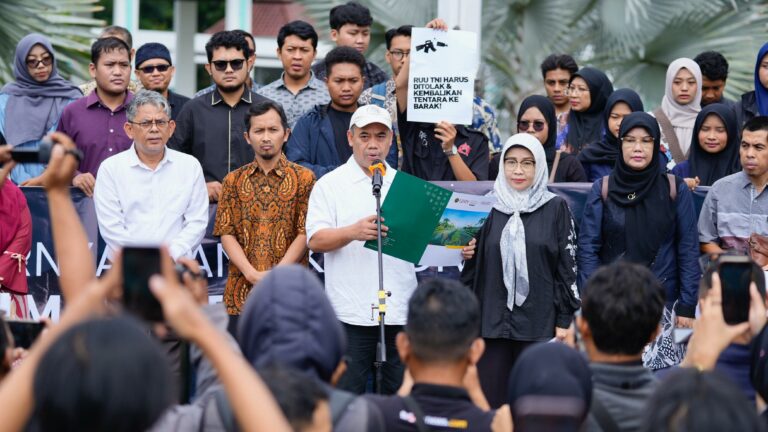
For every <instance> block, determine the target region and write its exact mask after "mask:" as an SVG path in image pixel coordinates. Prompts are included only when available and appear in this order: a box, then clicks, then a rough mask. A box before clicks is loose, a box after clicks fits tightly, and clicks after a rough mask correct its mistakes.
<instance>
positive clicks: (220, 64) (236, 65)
mask: <svg viewBox="0 0 768 432" xmlns="http://www.w3.org/2000/svg"><path fill="white" fill-rule="evenodd" d="M211 63H213V67H214V68H216V70H217V71H219V72H224V71H225V70H227V66H231V67H232V70H233V71H239V70H240V69H242V68H243V65H244V64H245V59H237V60H216V61H212V62H211Z"/></svg>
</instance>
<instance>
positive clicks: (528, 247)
mask: <svg viewBox="0 0 768 432" xmlns="http://www.w3.org/2000/svg"><path fill="white" fill-rule="evenodd" d="M329 21H330V27H331V34H330V36H331V39H332V41H333V42H334V43H335V44H336V47H335V48H333V49H332V50H331V51H330V52H329V53H328V54H327V55H326V56H325V57H324V58H323V59H316V54H317V45H318V40H319V36H318V34H317V32H316V31H315V29H314V28H313V27H312V25H311V24H309V23H307V22H304V21H293V22H290V23H287V24H285V25H284V26H283V27H282V28H281V29H280V31H279V33H278V35H277V56H278V58H279V60H280V62H281V63H282V66H283V72H282V75H281V77H280V78H279V79H278V80H276V81H274V82H272V83H264V85H260V84H259V83H256V82H254V81H253V80H252V78H251V76H250V75H251V71H252V69H253V66H254V62H255V60H256V54H255V51H256V50H255V40H254V38H253V36H252V35H250V34H249V33H248V32H246V31H242V30H232V31H220V32H217V33H215V34H213V35H212V36H211V38H210V40H209V41H208V43H207V44H206V46H205V50H206V56H207V63H206V64H205V70H206V72H207V73H208V74H209V75H210V77H211V80H212V82H213V84H212V85H211V86H209V87H207V88H205V89H203V90H201V91H200V92H198V93H197V94H196V95H193V97H192V98H188V97H185V96H184V95H180V94H177V93H176V92H174V91H172V90H170V84H171V82H172V80H173V75H174V73H175V69H174V66H173V61H172V56H171V54H170V51H169V49H168V48H167V47H165V46H164V45H162V44H160V43H156V42H152V43H147V44H144V45H142V46H140V47H138V49H134V47H133V40H132V37H131V34H130V33H129V32H128V31H127V30H126V29H124V28H121V27H116V26H112V27H108V28H105V29H104V30H103V31H102V33H101V34H100V36H99V37H98V39H96V40H95V41H94V43H93V45H92V47H91V63H90V65H89V71H90V75H91V77H92V78H93V80H92V81H91V82H88V83H85V84H83V85H81V86H76V85H74V84H72V83H71V82H69V81H68V80H66V79H64V78H63V77H61V76H60V75H59V73H58V69H57V54H56V52H55V51H54V49H53V46H52V45H51V42H50V40H49V38H47V37H46V36H44V35H40V34H30V35H27V36H25V37H24V38H22V39H21V40H20V41H18V44H17V47H16V53H15V58H14V61H13V71H14V76H15V81H13V82H9V83H6V84H5V85H3V86H2V90H0V251H1V252H2V254H0V293H4V294H7V295H8V296H9V297H10V299H11V302H10V307H9V310H8V311H6V314H5V316H4V317H3V318H2V319H0V405H2V406H3V407H4V414H3V420H4V421H3V422H0V431H5V430H8V431H16V430H27V429H28V430H40V431H48V430H72V431H75V430H77V431H83V430H86V431H102V430H104V431H106V430H110V431H112V430H125V431H136V430H157V431H165V430H227V431H235V430H248V431H251V430H254V431H255V430H264V431H267V430H269V431H277V430H294V431H328V430H339V431H347V430H348V431H363V430H370V431H383V430H394V431H400V430H402V431H427V430H479V431H483V430H493V431H511V430H513V429H514V430H521V431H540V430H558V431H559V430H564V431H566V430H572V431H577V430H587V431H605V432H608V431H619V430H621V431H682V430H702V431H709V430H711V431H715V430H740V431H741V430H743V431H763V430H766V429H768V414H765V413H764V410H765V401H766V400H768V379H767V378H766V377H768V356H766V352H768V330H766V325H765V324H766V319H767V317H766V308H767V306H768V301H766V299H768V297H766V282H765V280H766V277H765V273H764V272H765V271H768V195H766V197H764V196H763V193H765V187H766V184H768V43H766V44H765V45H764V46H763V47H762V48H761V50H760V51H759V52H758V53H757V59H756V63H755V70H754V79H755V82H754V90H753V91H750V92H748V93H745V94H744V95H742V97H741V98H740V100H737V101H730V100H728V99H726V98H725V97H724V96H723V92H724V89H725V86H726V82H727V77H728V68H729V65H728V62H727V60H726V58H725V57H724V56H723V55H722V54H721V53H717V52H714V51H706V52H703V53H700V54H698V55H696V56H695V57H694V58H693V59H690V58H680V59H677V60H675V61H673V62H671V63H670V64H669V66H668V69H667V74H666V81H665V93H664V97H663V99H662V102H661V105H660V106H659V107H657V108H655V109H653V110H651V111H647V108H648V107H646V106H644V104H643V101H642V99H641V97H640V96H639V95H638V93H637V92H635V91H634V90H632V89H629V88H623V89H616V90H614V86H613V83H612V81H611V79H610V78H609V76H608V75H607V74H606V73H605V72H603V71H601V70H599V69H597V68H594V67H590V66H584V67H579V65H578V64H577V62H576V61H575V60H574V58H573V57H571V56H570V55H568V54H552V55H549V56H547V57H546V58H544V59H543V61H542V63H541V73H542V80H543V89H542V93H543V94H542V95H532V96H529V97H527V98H525V99H524V100H522V101H520V103H519V110H518V112H517V116H516V122H517V128H516V133H515V134H513V135H512V136H511V137H509V138H508V139H507V140H506V141H505V142H503V141H502V139H501V138H500V135H499V131H498V128H497V125H496V115H495V113H494V111H493V109H492V108H491V107H490V106H489V105H488V103H487V102H485V101H484V100H483V99H482V98H481V97H480V95H477V96H476V97H475V98H474V100H473V111H474V117H473V121H472V124H471V125H457V124H451V123H449V122H438V123H435V124H429V123H419V122H414V121H409V120H408V91H409V88H408V77H409V69H410V66H409V56H410V48H411V30H412V27H413V26H412V25H402V26H399V27H396V28H392V29H390V30H388V31H387V32H386V49H387V51H386V55H385V59H386V62H387V64H388V66H389V71H388V72H389V73H388V72H385V71H384V70H382V69H381V68H380V67H379V66H377V65H376V64H374V63H372V62H371V61H370V60H368V59H366V57H365V53H366V51H367V49H368V44H369V42H370V32H371V25H372V23H373V17H372V16H371V13H370V11H369V10H368V9H367V8H366V7H364V6H362V5H360V4H359V3H356V2H349V3H346V4H343V5H339V6H337V7H335V8H333V9H332V10H331V13H330V17H329ZM417 24H421V23H417ZM425 27H428V28H432V29H435V30H437V31H448V30H449V29H448V26H447V24H446V23H445V22H444V21H443V20H442V19H439V18H437V19H434V20H432V21H430V22H428V23H426V24H425ZM691 54H695V53H691ZM726 54H727V53H726ZM132 70H133V74H134V77H135V79H136V80H135V81H134V80H132V77H131V72H132ZM48 144H52V150H51V155H50V160H49V161H48V162H47V163H43V162H40V163H37V162H34V163H33V162H24V163H15V162H13V155H14V153H15V152H17V151H19V150H23V151H34V150H36V149H40V148H42V147H44V146H46V145H48ZM381 161H383V162H382V163H383V166H384V167H385V168H386V169H385V170H384V172H383V176H382V186H381V194H382V197H383V198H386V195H387V193H388V191H389V189H390V187H391V185H392V184H393V181H394V179H395V177H396V176H397V175H398V172H404V173H407V174H410V175H413V176H416V177H419V178H421V179H423V180H426V181H490V182H492V185H493V186H492V188H493V196H494V197H495V199H496V204H495V205H494V206H493V209H492V210H491V212H490V214H489V215H488V217H487V218H485V219H484V223H483V225H482V227H481V228H480V229H479V231H478V232H477V234H475V235H474V237H473V238H472V239H471V240H470V241H469V242H468V243H467V244H466V245H464V246H463V247H462V249H461V255H462V258H463V263H462V267H461V275H460V278H459V280H449V279H441V278H436V279H429V280H425V281H423V282H422V283H421V284H419V283H418V281H417V277H416V269H415V266H414V265H413V264H411V263H409V262H406V261H403V260H400V259H397V258H395V257H392V256H388V255H385V256H384V257H383V259H382V261H381V262H382V264H381V265H382V266H383V269H384V285H385V287H386V291H387V292H386V294H384V295H385V296H386V315H385V316H386V321H385V324H386V325H385V326H384V340H383V343H384V345H383V346H378V345H379V343H380V328H379V325H378V322H377V320H376V317H375V315H376V313H375V312H376V311H375V310H374V309H372V304H378V303H379V296H380V295H381V294H379V293H378V292H377V290H376V287H375V286H374V285H375V284H373V283H372V281H373V280H375V277H373V275H376V274H377V273H378V269H379V267H378V266H379V261H378V260H377V255H376V252H374V251H373V250H370V249H367V248H366V247H364V243H365V242H366V241H370V240H376V239H377V234H378V230H379V228H380V229H381V232H382V235H383V236H384V237H386V234H387V231H388V227H387V226H386V215H385V217H384V218H383V219H381V220H379V219H378V218H377V216H376V213H375V209H376V202H375V198H374V196H373V195H372V193H371V177H372V176H373V173H372V172H371V171H370V170H369V167H370V166H371V165H374V164H376V163H378V162H381ZM553 183H585V184H587V186H585V188H588V194H587V198H586V203H585V206H584V211H583V214H582V215H581V216H580V217H579V218H578V219H577V218H575V217H574V214H573V212H572V209H570V208H569V204H568V202H567V201H566V200H565V199H564V198H562V197H560V196H559V195H557V194H555V193H553V192H552V191H550V188H549V187H548V186H549V185H551V184H553ZM590 184H591V186H588V185H590ZM20 187H42V188H44V190H45V191H46V196H47V199H48V205H49V209H50V216H49V224H50V229H51V232H52V236H53V241H54V248H55V253H56V258H57V263H58V268H59V270H60V276H59V281H58V283H59V286H60V289H61V294H62V296H63V298H64V301H65V308H64V312H63V314H62V316H61V319H60V320H59V322H57V323H48V325H47V329H46V330H45V331H44V332H43V333H42V335H41V336H39V338H38V339H37V341H36V342H35V343H34V344H33V345H32V346H31V347H30V348H29V349H28V350H27V349H22V348H21V347H16V346H15V344H14V338H13V335H12V334H11V332H10V330H9V328H8V327H7V326H6V323H5V322H4V321H9V320H11V321H13V320H18V319H29V318H30V317H31V315H30V312H29V305H28V304H27V296H26V294H28V291H29V290H28V286H27V279H26V260H27V256H28V254H29V252H30V248H31V244H32V219H31V216H30V212H29V208H28V207H27V204H26V200H25V197H24V193H23V192H22V189H20ZM72 188H75V189H76V190H78V191H79V193H82V194H85V195H86V196H88V197H92V198H93V202H94V204H95V209H96V215H97V220H98V227H99V233H100V234H101V236H102V238H103V239H104V242H105V243H106V247H107V253H108V256H109V259H110V261H111V269H110V270H109V271H108V272H107V273H106V274H105V275H104V276H103V277H101V278H98V279H97V278H96V277H95V276H94V275H95V273H96V272H95V262H94V259H93V254H92V252H91V251H90V246H89V244H88V238H87V236H86V233H85V229H84V228H83V225H82V224H81V222H80V220H79V217H78V214H77V211H76V209H75V206H74V204H73V201H72V198H71V196H70V191H71V189H72ZM694 191H696V193H701V192H705V193H706V198H705V199H704V202H703V205H702V206H701V209H697V208H696V205H695V203H694V195H693V193H694ZM209 226H212V234H213V235H214V236H216V237H218V238H220V241H221V244H222V247H223V249H224V251H225V252H226V254H227V257H228V258H229V269H228V275H227V282H226V287H225V289H224V296H223V304H221V303H219V304H209V298H208V292H207V283H206V280H205V278H204V277H203V276H202V274H201V273H200V267H199V265H198V263H197V262H196V261H195V260H194V254H195V251H196V250H197V248H198V246H199V245H200V244H201V242H202V240H203V238H204V236H205V234H206V230H208V229H209ZM161 244H162V245H163V246H162V247H161V266H160V268H161V272H160V274H157V275H155V276H152V278H151V279H150V280H149V286H150V288H151V293H152V295H153V296H154V297H155V298H156V299H157V301H158V302H159V303H160V305H161V306H162V312H163V315H164V322H163V323H149V322H145V321H142V320H140V319H137V318H136V317H135V316H133V315H132V314H130V313H127V312H126V311H125V308H123V307H121V305H120V299H121V297H122V292H123V278H124V274H123V265H122V256H123V248H124V247H128V246H135V245H161ZM310 251H312V252H314V253H321V254H323V277H324V280H323V281H321V280H320V279H318V277H317V276H316V275H315V274H314V273H313V272H311V271H310V270H309V269H308V268H307V266H308V258H309V252H310ZM732 255H736V256H748V257H750V259H751V260H752V261H751V269H752V271H751V272H750V273H749V282H748V283H749V293H748V297H749V301H748V302H747V303H748V304H746V305H745V306H744V307H745V308H746V309H748V310H744V311H743V313H744V316H745V317H747V316H748V319H747V320H746V321H744V322H740V323H733V322H730V321H731V320H730V319H729V318H728V317H726V316H725V315H724V311H723V307H722V304H723V296H724V294H723V288H722V285H721V281H720V275H719V273H718V271H717V269H718V266H719V264H720V262H721V261H720V260H721V257H723V256H728V257H730V256H732ZM179 267H181V268H182V269H183V270H182V271H179V270H178V268H179ZM180 275H181V276H180ZM745 286H746V285H745ZM745 289H746V288H745ZM684 329H692V330H693V332H692V336H690V339H689V340H686V338H685V337H683V338H680V337H678V335H680V334H683V333H685V330H684ZM378 351H383V353H384V354H385V356H384V357H385V358H386V361H384V362H380V361H379V359H380V357H381V354H382V353H381V352H378ZM376 368H380V370H378V371H375V369H376ZM375 372H380V382H377V384H380V392H379V393H381V394H371V393H372V392H371V389H372V387H373V385H372V383H373V381H374V380H375V381H378V375H379V374H376V373H375ZM375 376H376V379H374V377H375Z"/></svg>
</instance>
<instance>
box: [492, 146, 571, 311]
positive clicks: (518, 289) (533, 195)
mask: <svg viewBox="0 0 768 432" xmlns="http://www.w3.org/2000/svg"><path fill="white" fill-rule="evenodd" d="M513 146H520V147H523V148H526V149H528V151H530V152H531V154H533V158H534V159H535V161H536V171H535V174H534V177H533V183H532V184H531V186H530V187H529V188H528V189H526V190H524V191H521V192H520V191H517V190H515V189H513V188H512V186H510V185H509V182H507V178H506V176H505V175H504V156H505V155H506V154H507V151H508V150H509V149H510V148H511V147H513ZM501 155H502V157H501V160H500V161H499V176H498V177H496V183H494V185H493V190H494V192H495V193H496V197H497V199H498V201H497V203H496V204H495V205H494V206H493V208H495V209H496V210H498V211H500V212H502V213H504V214H507V215H510V217H509V220H508V221H507V224H506V225H505V226H504V231H503V232H502V233H501V262H502V270H503V275H504V286H505V287H506V288H507V308H509V310H512V309H513V308H514V307H515V306H521V305H522V304H523V303H524V302H525V299H526V298H527V297H528V293H529V291H530V286H529V282H528V260H527V258H526V255H525V229H524V227H523V220H522V219H521V218H520V214H521V213H531V212H534V211H536V210H537V209H538V208H539V207H541V206H543V205H544V204H546V203H547V202H548V201H549V200H551V199H552V198H554V197H555V196H556V195H555V194H553V193H552V192H550V191H549V190H548V189H547V178H548V177H549V169H547V156H546V154H545V153H544V147H542V145H541V143H540V142H539V140H538V139H536V137H534V136H533V135H531V134H527V133H519V134H516V135H513V136H511V137H510V138H509V139H508V140H507V142H506V143H505V144H504V148H503V149H502V150H501Z"/></svg>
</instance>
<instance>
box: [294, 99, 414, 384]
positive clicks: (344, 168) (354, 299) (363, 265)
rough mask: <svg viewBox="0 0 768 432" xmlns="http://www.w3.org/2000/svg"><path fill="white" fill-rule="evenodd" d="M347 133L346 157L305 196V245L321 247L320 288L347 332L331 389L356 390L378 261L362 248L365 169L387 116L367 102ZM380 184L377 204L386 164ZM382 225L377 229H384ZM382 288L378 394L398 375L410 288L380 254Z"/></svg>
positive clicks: (406, 274)
mask: <svg viewBox="0 0 768 432" xmlns="http://www.w3.org/2000/svg"><path fill="white" fill-rule="evenodd" d="M347 139H348V140H349V145H350V146H351V147H352V156H351V157H350V158H349V159H348V160H347V161H346V163H344V164H343V165H341V166H339V167H338V168H336V169H334V170H333V171H331V172H329V173H328V174H326V175H324V176H323V177H322V178H320V179H319V180H318V181H317V183H316V184H315V187H314V189H313V190H312V194H311V195H310V197H309V210H308V211H307V223H306V232H307V239H308V245H309V248H310V249H311V250H312V251H314V252H323V253H325V289H326V293H327V294H328V297H329V298H330V300H331V304H332V305H333V308H334V310H335V311H336V315H337V316H338V318H339V320H340V321H341V322H342V324H343V325H344V329H345V330H346V333H347V344H348V346H347V355H346V357H347V371H346V373H345V374H344V375H343V376H342V377H341V381H340V382H339V384H338V387H339V388H341V389H343V390H348V391H352V392H356V393H363V391H364V390H365V385H366V381H367V379H368V376H369V374H370V372H371V368H372V365H373V362H374V360H375V359H376V343H377V342H378V340H379V331H378V313H377V312H376V310H374V309H372V307H373V306H376V305H378V303H379V301H378V296H377V291H378V282H377V281H378V277H377V275H378V264H377V255H376V252H375V251H373V250H370V249H366V248H365V247H363V244H364V243H365V241H367V240H375V239H376V199H375V198H374V196H373V194H372V187H371V176H372V174H371V172H370V170H369V169H368V167H370V166H371V165H373V164H374V162H376V161H384V160H385V158H386V156H387V154H388V152H389V149H390V146H391V145H392V120H391V118H390V116H389V113H388V112H387V110H385V109H383V108H380V107H378V106H375V105H364V106H361V107H359V108H358V109H357V110H356V111H355V112H354V114H353V115H352V120H351V121H350V125H349V130H348V131H347ZM383 164H384V166H385V174H384V181H383V185H382V188H381V196H382V202H383V200H384V199H385V198H386V196H387V192H388V191H389V187H390V185H391V184H392V181H393V180H394V178H395V175H396V174H397V172H396V170H395V169H394V168H392V167H391V166H389V164H387V163H386V162H384V163H383ZM386 229H387V228H386V226H384V225H382V231H383V232H382V234H383V235H386V233H385V231H386ZM383 266H384V275H385V276H384V289H385V290H386V291H390V292H391V293H392V295H391V296H390V297H387V310H386V320H385V324H386V332H385V334H386V349H387V351H386V353H387V362H386V364H385V367H384V368H383V376H384V380H383V390H384V393H387V394H391V393H394V392H395V391H396V390H397V389H398V387H399V386H400V383H401V381H402V376H403V370H404V368H403V364H402V363H401V362H400V358H399V357H398V354H397V348H396V347H395V336H396V335H397V333H399V332H400V331H401V330H402V327H403V325H404V324H405V319H406V313H407V311H408V299H409V298H410V297H411V294H412V293H413V290H414V289H415V288H416V272H415V269H414V266H413V264H411V263H409V262H406V261H403V260H400V259H397V258H394V257H391V256H387V255H385V256H384V259H383Z"/></svg>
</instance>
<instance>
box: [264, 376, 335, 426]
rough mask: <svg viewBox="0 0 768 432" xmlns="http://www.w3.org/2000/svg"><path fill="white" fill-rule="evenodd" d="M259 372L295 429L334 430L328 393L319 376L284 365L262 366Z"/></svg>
mask: <svg viewBox="0 0 768 432" xmlns="http://www.w3.org/2000/svg"><path fill="white" fill-rule="evenodd" d="M259 376H260V377H261V379H262V380H264V384H266V385H267V387H268V388H269V391H270V392H272V396H273V397H274V398H275V401H276V402H277V404H278V405H279V406H280V410H281V411H282V412H283V415H284V416H285V418H286V419H287V420H288V423H290V425H291V429H293V430H294V432H302V431H330V430H331V412H330V409H329V407H328V394H327V393H326V392H325V390H324V389H323V386H322V385H320V383H319V382H317V381H316V379H314V378H313V377H311V376H308V375H306V374H303V373H302V372H300V371H297V370H294V369H290V368H285V367H280V366H270V367H268V368H263V369H260V370H259Z"/></svg>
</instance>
